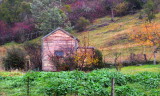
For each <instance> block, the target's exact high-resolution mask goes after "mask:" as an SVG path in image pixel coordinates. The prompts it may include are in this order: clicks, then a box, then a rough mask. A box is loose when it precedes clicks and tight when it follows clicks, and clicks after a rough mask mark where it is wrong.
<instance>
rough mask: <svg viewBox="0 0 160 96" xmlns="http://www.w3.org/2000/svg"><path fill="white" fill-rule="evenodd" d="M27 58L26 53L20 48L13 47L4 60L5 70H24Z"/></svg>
mask: <svg viewBox="0 0 160 96" xmlns="http://www.w3.org/2000/svg"><path fill="white" fill-rule="evenodd" d="M25 56H26V54H25V52H24V51H23V50H22V49H20V48H15V47H12V48H10V49H7V54H6V57H5V58H4V59H3V64H4V68H5V70H11V69H24V68H25Z"/></svg>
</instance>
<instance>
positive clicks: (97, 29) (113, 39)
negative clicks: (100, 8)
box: [76, 13, 160, 61]
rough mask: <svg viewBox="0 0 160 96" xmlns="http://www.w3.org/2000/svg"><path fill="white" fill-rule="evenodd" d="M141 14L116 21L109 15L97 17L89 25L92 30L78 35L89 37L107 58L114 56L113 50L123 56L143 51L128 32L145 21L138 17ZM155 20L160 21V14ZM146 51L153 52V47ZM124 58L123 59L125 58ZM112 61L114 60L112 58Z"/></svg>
mask: <svg viewBox="0 0 160 96" xmlns="http://www.w3.org/2000/svg"><path fill="white" fill-rule="evenodd" d="M138 16H139V14H138V13H137V14H134V15H127V16H124V17H119V18H116V21H115V22H110V18H109V17H104V18H100V19H97V20H95V21H94V22H93V25H90V26H88V29H89V30H91V31H85V32H82V33H79V34H76V36H77V37H78V38H79V39H80V40H83V38H84V36H86V37H87V38H89V44H90V46H94V47H96V48H98V49H100V50H101V51H102V53H103V55H104V56H105V58H106V60H109V59H107V58H110V57H112V58H113V54H112V52H115V51H116V52H121V53H122V57H123V58H125V57H126V56H127V55H129V54H130V53H131V52H134V53H142V49H143V46H142V45H140V44H138V43H136V42H133V41H132V40H130V38H129V37H128V34H130V33H131V32H133V27H134V26H138V25H139V24H142V23H144V22H145V20H144V19H145V18H144V19H143V20H140V19H138ZM154 22H158V23H160V14H157V15H156V19H155V20H154ZM88 36H89V37H88ZM145 50H146V53H147V54H152V53H151V51H152V49H151V48H149V47H146V49H145ZM123 58H122V59H123ZM111 61H112V60H111Z"/></svg>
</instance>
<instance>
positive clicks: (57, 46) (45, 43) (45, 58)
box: [42, 30, 78, 71]
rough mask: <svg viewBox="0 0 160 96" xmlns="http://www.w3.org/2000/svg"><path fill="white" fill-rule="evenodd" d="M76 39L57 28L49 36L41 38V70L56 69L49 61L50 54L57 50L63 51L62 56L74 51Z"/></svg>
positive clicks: (52, 54)
mask: <svg viewBox="0 0 160 96" xmlns="http://www.w3.org/2000/svg"><path fill="white" fill-rule="evenodd" d="M77 47H78V41H77V40H76V39H74V38H73V37H72V36H70V35H68V34H66V33H65V32H63V30H57V31H55V32H54V33H52V34H50V35H49V36H47V37H45V38H43V39H42V70H44V71H57V69H56V67H55V66H54V64H52V62H51V61H50V56H54V52H55V51H56V50H57V51H58V50H60V51H63V52H64V56H66V55H67V53H69V52H71V51H72V52H74V51H76V48H77Z"/></svg>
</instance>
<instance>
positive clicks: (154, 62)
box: [153, 52, 156, 65]
mask: <svg viewBox="0 0 160 96" xmlns="http://www.w3.org/2000/svg"><path fill="white" fill-rule="evenodd" d="M153 54H154V61H153V64H154V65H156V52H154V53H153Z"/></svg>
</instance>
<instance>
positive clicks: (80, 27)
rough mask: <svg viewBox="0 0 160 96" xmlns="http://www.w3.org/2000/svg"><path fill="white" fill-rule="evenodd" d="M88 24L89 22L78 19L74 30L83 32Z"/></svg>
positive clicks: (81, 18)
mask: <svg viewBox="0 0 160 96" xmlns="http://www.w3.org/2000/svg"><path fill="white" fill-rule="evenodd" d="M89 24H90V21H89V20H88V19H86V18H84V17H80V18H79V19H78V21H77V25H76V27H75V28H76V29H77V30H78V31H84V30H85V29H86V27H87V25H89Z"/></svg>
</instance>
